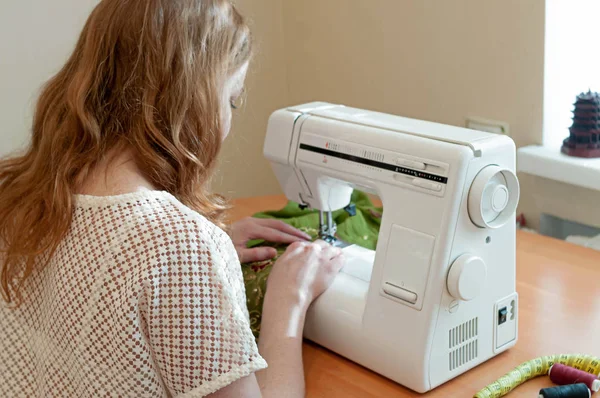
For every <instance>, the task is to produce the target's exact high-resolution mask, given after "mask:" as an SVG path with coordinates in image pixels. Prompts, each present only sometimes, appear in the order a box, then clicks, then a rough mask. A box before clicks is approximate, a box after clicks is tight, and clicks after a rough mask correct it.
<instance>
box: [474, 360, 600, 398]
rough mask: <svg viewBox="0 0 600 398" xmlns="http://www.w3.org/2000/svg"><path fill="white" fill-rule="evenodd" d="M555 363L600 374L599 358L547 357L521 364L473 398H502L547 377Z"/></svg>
mask: <svg viewBox="0 0 600 398" xmlns="http://www.w3.org/2000/svg"><path fill="white" fill-rule="evenodd" d="M555 363H561V364H563V365H567V366H570V367H572V368H575V369H579V370H583V371H584V372H588V373H592V374H595V375H597V374H599V373H600V358H596V357H593V356H591V355H583V354H560V355H548V356H545V357H540V358H536V359H533V360H531V361H528V362H524V363H522V364H521V365H519V366H517V367H516V368H514V369H513V370H511V371H510V372H508V373H507V374H505V375H504V376H502V377H501V378H499V379H498V380H496V381H495V382H493V383H492V384H490V385H489V386H487V387H486V388H484V389H483V390H481V391H479V392H478V393H477V394H475V397H474V398H500V397H503V396H505V395H506V394H508V393H509V392H511V391H512V390H514V389H515V388H517V387H518V386H520V385H521V384H523V383H525V382H526V381H529V380H531V379H534V378H536V377H538V376H546V375H548V372H549V371H550V368H551V367H552V365H554V364H555Z"/></svg>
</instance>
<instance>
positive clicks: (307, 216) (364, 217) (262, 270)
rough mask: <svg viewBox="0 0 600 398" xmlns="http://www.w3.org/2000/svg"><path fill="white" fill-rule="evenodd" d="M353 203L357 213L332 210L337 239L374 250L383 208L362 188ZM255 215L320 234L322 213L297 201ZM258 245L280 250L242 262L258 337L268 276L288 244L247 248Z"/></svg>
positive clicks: (257, 241)
mask: <svg viewBox="0 0 600 398" xmlns="http://www.w3.org/2000/svg"><path fill="white" fill-rule="evenodd" d="M351 203H352V204H354V205H355V206H356V215H355V216H352V217H351V216H350V215H349V214H348V213H347V212H346V211H345V210H338V211H335V212H334V213H333V219H334V221H335V223H336V224H337V233H336V236H337V238H339V239H341V240H343V241H345V242H348V243H351V244H356V245H359V246H361V247H364V248H367V249H371V250H375V248H376V246H377V237H378V235H379V227H380V225H381V217H382V214H383V209H382V208H381V207H376V206H375V205H374V204H373V203H372V202H371V200H370V199H369V196H368V195H367V194H365V193H364V192H361V191H354V193H353V194H352V198H351ZM254 217H256V218H271V219H277V220H282V221H284V222H286V223H288V224H290V225H292V226H294V227H296V228H299V229H301V230H303V231H304V232H306V233H308V234H309V235H310V236H312V238H313V239H316V238H317V237H318V232H319V231H318V229H319V212H318V211H315V210H301V209H300V208H299V206H298V203H295V202H291V201H290V202H288V204H287V205H286V206H285V207H284V208H283V209H281V210H275V211H267V212H262V213H258V214H255V215H254ZM257 246H272V247H275V248H276V249H277V256H276V257H275V258H274V259H272V260H267V261H260V262H252V263H246V264H242V273H243V275H244V283H245V285H246V296H247V301H246V303H247V306H248V312H249V313H250V325H251V327H252V332H253V333H254V336H255V337H256V338H258V336H259V334H260V322H261V317H262V306H263V301H264V297H265V291H266V284H267V279H268V277H269V274H270V273H271V268H272V266H273V263H274V262H275V261H276V260H277V258H279V256H280V255H281V254H283V252H284V251H285V249H286V248H287V245H283V244H273V243H270V242H265V241H262V240H255V241H252V242H249V243H248V247H257Z"/></svg>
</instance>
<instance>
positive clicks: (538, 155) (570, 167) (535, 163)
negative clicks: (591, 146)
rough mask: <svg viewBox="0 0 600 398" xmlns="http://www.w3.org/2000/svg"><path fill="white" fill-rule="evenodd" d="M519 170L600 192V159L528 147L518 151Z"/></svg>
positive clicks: (556, 149)
mask: <svg viewBox="0 0 600 398" xmlns="http://www.w3.org/2000/svg"><path fill="white" fill-rule="evenodd" d="M517 170H518V171H519V172H522V173H527V174H532V175H535V176H538V177H544V178H549V179H551V180H555V181H561V182H564V183H567V184H571V185H577V186H580V187H584V188H589V189H593V190H596V191H600V158H595V159H586V158H577V157H572V156H567V155H565V154H563V153H561V152H560V149H559V148H550V147H544V146H527V147H523V148H520V149H519V150H518V151H517Z"/></svg>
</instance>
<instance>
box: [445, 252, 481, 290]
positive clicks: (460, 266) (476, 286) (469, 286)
mask: <svg viewBox="0 0 600 398" xmlns="http://www.w3.org/2000/svg"><path fill="white" fill-rule="evenodd" d="M486 279H487V267H486V265H485V262H484V261H483V260H482V259H481V258H479V257H477V256H473V255H470V254H464V255H462V256H460V257H459V258H457V259H456V261H454V263H452V267H451V268H450V272H449V273H448V279H447V281H446V283H447V286H448V292H450V294H451V295H452V297H454V298H456V299H459V300H463V301H470V300H473V299H474V298H476V297H477V296H479V293H481V290H482V289H483V287H484V286H485V282H486Z"/></svg>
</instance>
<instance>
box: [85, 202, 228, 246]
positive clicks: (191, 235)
mask: <svg viewBox="0 0 600 398" xmlns="http://www.w3.org/2000/svg"><path fill="white" fill-rule="evenodd" d="M76 208H77V209H76V216H77V215H78V216H79V217H82V216H83V217H86V215H87V217H88V218H89V219H95V220H96V222H97V221H98V220H103V221H102V222H103V223H107V222H108V223H111V224H112V225H111V227H112V228H113V231H114V233H115V234H117V235H118V236H120V239H119V241H118V243H119V244H120V245H125V246H129V245H128V244H127V243H131V242H132V241H133V242H135V244H136V245H137V246H138V247H140V246H142V247H144V250H145V251H146V252H153V253H156V252H157V251H162V252H165V251H166V252H168V253H169V255H170V256H171V257H173V256H175V257H177V256H179V255H185V254H186V253H187V254H189V253H190V251H191V250H193V249H194V250H198V249H204V250H211V249H212V248H215V249H218V248H220V247H222V246H223V245H226V246H227V245H229V243H230V242H231V241H230V239H229V237H228V235H227V234H226V233H225V231H223V230H222V229H221V228H219V227H218V226H217V225H215V224H214V223H212V222H211V221H210V220H208V219H207V218H206V217H204V216H203V215H201V214H200V213H198V212H196V211H194V210H192V209H190V208H189V207H187V206H185V205H184V204H183V203H181V202H180V201H179V200H178V199H177V198H175V197H174V196H173V195H171V194H170V193H168V192H165V191H139V192H133V193H128V194H122V195H115V196H85V195H77V196H76Z"/></svg>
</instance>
